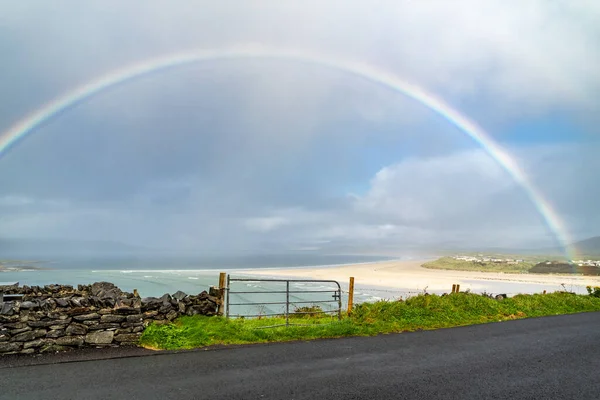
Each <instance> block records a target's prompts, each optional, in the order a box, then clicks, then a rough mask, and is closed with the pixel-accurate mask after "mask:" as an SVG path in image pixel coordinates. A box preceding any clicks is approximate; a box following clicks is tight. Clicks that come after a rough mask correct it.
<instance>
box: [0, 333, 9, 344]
mask: <svg viewBox="0 0 600 400" xmlns="http://www.w3.org/2000/svg"><path fill="white" fill-rule="evenodd" d="M9 340H10V335H9V334H8V332H6V331H2V332H0V342H8V341H9Z"/></svg>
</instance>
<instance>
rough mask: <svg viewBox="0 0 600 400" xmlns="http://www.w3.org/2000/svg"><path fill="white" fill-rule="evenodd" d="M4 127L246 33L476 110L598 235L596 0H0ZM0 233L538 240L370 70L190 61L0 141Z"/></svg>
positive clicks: (274, 247) (576, 229)
mask: <svg viewBox="0 0 600 400" xmlns="http://www.w3.org/2000/svg"><path fill="white" fill-rule="evenodd" d="M0 8H1V9H2V13H1V15H0V54H1V55H2V63H1V64H0V88H1V90H0V136H1V135H2V132H5V131H7V130H8V129H9V128H10V127H11V126H13V124H15V123H16V122H17V121H19V120H20V119H21V118H23V117H24V116H26V115H27V114H29V113H31V112H33V111H35V110H37V109H38V108H39V107H41V106H43V105H44V104H46V103H47V102H49V101H51V100H52V99H53V98H55V97H56V96H60V95H62V94H64V93H66V92H68V91H69V90H71V89H73V88H75V87H77V86H79V85H81V84H85V83H86V82H89V81H91V80H93V79H94V78H96V77H98V76H101V75H104V74H106V73H108V72H110V71H115V70H119V69H122V68H123V67H125V66H128V65H132V64H135V63H138V62H141V61H144V60H148V59H153V58H157V57H161V56H166V55H169V54H175V53H180V52H184V51H190V50H195V49H196V50H198V49H212V50H219V49H228V48H232V47H236V46H243V45H248V44H253V45H263V46H269V47H270V48H275V49H281V50H282V51H285V50H287V51H289V50H298V51H308V52H311V53H315V54H324V55H326V56H327V57H329V58H333V59H338V58H339V59H344V60H353V61H356V62H360V63H363V64H365V65H369V66H372V67H373V68H377V69H380V70H383V71H386V72H387V73H389V74H393V75H394V76H397V77H398V78H400V79H402V80H404V81H406V82H410V83H412V84H414V85H417V86H419V87H421V88H423V89H425V90H426V91H428V92H429V93H432V94H435V95H436V96H437V97H439V98H442V99H444V101H445V102H446V103H448V104H450V105H452V106H453V107H454V108H456V109H457V110H460V112H461V113H462V114H463V115H465V116H467V117H468V118H470V119H472V120H473V121H475V122H476V123H477V124H479V125H480V126H481V127H482V128H483V129H484V130H485V131H486V132H487V133H488V134H489V136H490V138H492V139H493V140H494V141H496V142H497V143H498V144H499V145H500V146H501V147H502V148H504V149H505V150H506V151H507V152H508V153H509V154H510V155H511V156H513V157H514V158H515V160H516V161H517V162H518V165H519V166H520V167H521V168H522V169H523V170H524V171H525V173H526V175H527V177H528V178H529V179H530V180H531V182H532V183H533V185H534V186H535V188H536V190H538V191H539V192H540V193H541V194H542V196H543V198H544V199H545V200H546V201H547V202H548V203H549V204H551V205H552V207H553V208H554V209H555V210H556V212H557V214H558V215H559V216H560V218H561V219H562V220H563V221H564V225H565V229H566V233H567V234H568V239H569V240H573V241H574V240H578V239H583V238H586V237H590V236H595V235H600V213H599V212H598V211H599V206H598V204H599V203H598V198H599V196H600V175H599V174H598V173H597V172H598V171H600V157H599V155H600V128H598V127H599V126H600V118H599V117H598V115H600V69H598V68H597V66H598V65H600V46H599V45H598V43H600V24H599V23H598V21H599V20H600V3H599V2H597V1H596V0H577V1H572V0H552V1H549V0H528V1H526V2H523V1H506V0H487V1H480V0H455V1H452V2H449V1H445V0H444V1H443V0H421V1H417V0H394V1H364V2H363V1H348V0H346V1H329V2H322V1H302V2H275V1H256V2H229V1H223V2H201V1H196V2H166V1H156V0H149V1H144V2H143V3H142V2H133V1H131V2H121V1H110V0H108V1H107V0H104V1H87V2H79V1H75V0H73V1H54V2H47V1H28V2H14V1H8V0H0ZM0 238H52V239H66V240H74V239H78V240H103V241H104V240H111V241H117V242H123V243H127V244H131V245H136V246H145V247H151V248H164V249H175V250H181V251H198V252H202V253H212V254H229V253H236V252H254V253H261V252H262V253H264V252H279V251H284V252H285V251H294V252H298V251H302V252H318V253H323V252H325V253H336V252H337V253H340V252H343V253H351V252H356V253H370V254H377V253H381V254H383V253H386V254H387V253H390V254H391V253H394V254H405V253H409V252H410V251H413V250H415V249H432V250H435V249H439V248H452V247H456V248H459V247H463V248H464V247H470V248H477V247H480V248H484V247H486V248H487V247H504V248H531V247H535V248H537V247H548V246H554V245H555V244H556V239H555V237H554V234H553V232H552V231H551V230H550V229H549V228H548V227H547V225H546V224H545V222H544V219H543V218H542V217H541V216H540V214H539V212H538V208H537V207H536V205H535V204H533V203H532V201H531V199H530V198H529V197H528V196H527V194H526V193H525V192H524V191H523V188H522V187H521V186H519V185H518V184H517V183H516V182H515V180H514V179H513V178H512V177H511V176H510V175H509V174H508V173H507V172H506V171H504V170H503V169H502V168H501V166H499V164H498V163H497V162H496V161H495V160H494V159H493V158H492V157H490V155H489V154H487V153H486V152H485V151H484V149H482V148H480V147H479V146H478V145H477V143H475V142H474V141H473V140H471V139H470V138H469V137H467V136H466V135H465V134H464V133H463V132H461V131H460V130H458V129H457V128H456V127H454V126H452V125H451V124H449V123H448V121H446V120H444V119H443V118H441V117H440V116H439V115H437V114H436V113H434V112H432V111H431V110H428V109H427V108H426V107H424V106H423V105H422V104H419V103H418V102H416V101H415V100H412V99H410V98H407V97H405V96H403V95H401V94H399V93H397V92H394V91H391V90H389V89H388V88H385V87H382V86H380V85H375V84H373V83H372V82H368V81H367V80H364V79H360V78H359V77H356V76H352V75H350V74H347V73H343V72H340V71H336V70H332V69H328V68H324V67H322V66H317V65H309V64H306V63H298V62H292V61H289V60H287V61H285V60H264V59H261V60H239V59H238V60H236V59H234V60H220V61H206V62H201V63H195V64H193V65H187V66H184V67H180V68H173V69H169V70H167V71H163V72H160V73H155V74H151V75H148V76H144V77H141V78H139V79H135V80H133V81H131V82H127V83H125V84H123V85H119V86H118V87H114V88H112V89H110V90H108V91H105V92H103V93H101V94H99V95H98V96H95V97H93V98H91V99H89V100H88V101H86V102H83V103H81V104H78V105H76V106H75V107H72V108H70V109H68V110H66V111H65V112H63V113H61V114H60V115H58V116H57V117H56V118H54V119H52V120H51V121H49V122H48V123H47V124H45V125H43V126H41V127H40V128H38V129H37V130H36V131H35V132H34V133H33V134H31V135H30V136H28V137H27V138H25V139H24V140H22V141H21V142H20V143H18V144H17V145H16V146H14V147H13V148H11V149H10V151H8V152H7V153H6V154H4V155H2V156H1V157H0Z"/></svg>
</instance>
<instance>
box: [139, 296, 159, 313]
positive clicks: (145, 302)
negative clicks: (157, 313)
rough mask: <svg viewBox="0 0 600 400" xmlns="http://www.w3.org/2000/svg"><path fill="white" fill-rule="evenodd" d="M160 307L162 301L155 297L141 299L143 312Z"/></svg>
mask: <svg viewBox="0 0 600 400" xmlns="http://www.w3.org/2000/svg"><path fill="white" fill-rule="evenodd" d="M161 305H162V300H160V299H157V298H156V297H144V298H143V299H142V310H144V311H150V310H157V309H159V308H160V306H161Z"/></svg>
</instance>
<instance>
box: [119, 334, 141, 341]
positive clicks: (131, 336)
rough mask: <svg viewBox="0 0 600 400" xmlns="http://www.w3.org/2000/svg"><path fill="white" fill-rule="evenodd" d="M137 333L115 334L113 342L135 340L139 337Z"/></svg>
mask: <svg viewBox="0 0 600 400" xmlns="http://www.w3.org/2000/svg"><path fill="white" fill-rule="evenodd" d="M140 336H141V335H140V334H139V333H125V334H122V335H117V336H115V342H119V343H121V342H137V341H138V340H139V339H140Z"/></svg>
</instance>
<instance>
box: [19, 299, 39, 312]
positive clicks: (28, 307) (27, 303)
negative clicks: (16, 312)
mask: <svg viewBox="0 0 600 400" xmlns="http://www.w3.org/2000/svg"><path fill="white" fill-rule="evenodd" d="M38 307H39V305H38V304H37V303H34V302H33V301H24V302H22V303H21V309H22V310H31V309H34V308H38Z"/></svg>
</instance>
